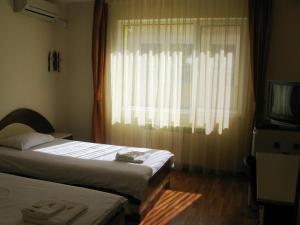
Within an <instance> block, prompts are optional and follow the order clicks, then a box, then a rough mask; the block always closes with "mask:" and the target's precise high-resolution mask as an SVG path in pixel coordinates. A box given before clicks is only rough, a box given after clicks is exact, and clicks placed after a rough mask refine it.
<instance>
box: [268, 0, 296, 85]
mask: <svg viewBox="0 0 300 225" xmlns="http://www.w3.org/2000/svg"><path fill="white" fill-rule="evenodd" d="M299 27H300V1H297V0H284V1H282V0H274V3H273V23H272V35H271V43H270V51H269V64H268V74H267V78H268V79H273V80H291V81H300V68H299V65H300V28H299Z"/></svg>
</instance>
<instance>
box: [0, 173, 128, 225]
mask: <svg viewBox="0 0 300 225" xmlns="http://www.w3.org/2000/svg"><path fill="white" fill-rule="evenodd" d="M0 180H1V183H0V224H1V225H21V224H22V225H23V224H24V225H25V224H26V225H27V224H28V225H29V223H24V222H23V221H22V214H21V210H22V209H23V208H25V207H28V206H31V205H32V204H34V203H35V202H37V201H40V200H46V199H47V200H49V199H50V200H54V201H61V200H65V201H71V202H80V203H84V204H86V205H87V206H88V210H87V212H86V213H85V214H83V215H81V216H80V217H78V218H77V219H75V220H74V221H73V222H72V225H82V224H85V225H114V224H116V225H122V224H124V211H125V210H126V202H127V200H126V199H125V198H124V197H121V196H117V195H113V194H109V193H104V192H99V191H95V190H90V189H86V188H80V187H74V186H69V185H64V184H57V183H52V182H47V181H41V180H34V179H29V178H24V177H19V176H15V175H11V174H5V173H0Z"/></svg>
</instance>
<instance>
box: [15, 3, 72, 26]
mask: <svg viewBox="0 0 300 225" xmlns="http://www.w3.org/2000/svg"><path fill="white" fill-rule="evenodd" d="M14 11H15V12H22V13H26V14H28V15H33V16H37V17H39V18H42V19H45V20H48V21H50V22H53V23H58V24H60V25H63V26H64V27H66V26H67V23H66V20H64V19H62V18H61V8H60V7H59V5H57V4H54V3H51V2H48V1H45V0H14Z"/></svg>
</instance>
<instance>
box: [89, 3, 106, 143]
mask: <svg viewBox="0 0 300 225" xmlns="http://www.w3.org/2000/svg"><path fill="white" fill-rule="evenodd" d="M107 10H108V7H107V3H105V0H96V1H95V8H94V25H93V45H92V64H93V84H94V106H93V125H92V126H93V130H92V134H93V140H94V142H97V143H104V142H105V126H104V116H105V115H104V112H105V110H104V104H105V102H104V99H105V96H104V81H105V62H106V30H107Z"/></svg>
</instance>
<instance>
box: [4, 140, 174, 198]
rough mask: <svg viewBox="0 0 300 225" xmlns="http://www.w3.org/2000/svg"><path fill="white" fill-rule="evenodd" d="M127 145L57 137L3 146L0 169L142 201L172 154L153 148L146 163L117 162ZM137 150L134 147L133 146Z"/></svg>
mask: <svg viewBox="0 0 300 225" xmlns="http://www.w3.org/2000/svg"><path fill="white" fill-rule="evenodd" d="M125 148H128V147H125V146H115V145H103V144H95V143H89V142H80V141H69V140H63V139H55V141H53V142H50V143H47V144H43V145H39V146H38V147H35V148H32V149H30V150H26V151H18V150H15V149H12V148H6V147H0V171H2V172H8V173H16V174H22V175H26V176H30V177H35V178H39V179H44V180H50V181H55V182H59V183H66V184H73V185H83V186H89V187H93V188H105V189H109V190H113V191H117V192H119V193H123V194H127V195H130V196H133V197H135V198H136V199H139V200H143V199H144V198H145V197H146V194H147V193H146V190H147V187H148V181H149V180H150V178H151V177H152V176H153V175H154V174H155V173H156V172H157V171H158V170H159V169H160V168H161V167H162V166H163V165H164V164H165V163H166V162H167V161H168V160H169V159H170V158H172V157H173V154H172V153H170V152H169V151H165V150H153V149H146V148H136V149H137V150H139V151H152V154H151V156H150V157H149V158H148V159H147V160H146V161H145V162H144V163H143V164H133V163H125V162H118V161H115V160H114V159H115V155H116V152H117V151H120V150H123V149H125ZM133 149H134V148H133Z"/></svg>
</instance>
